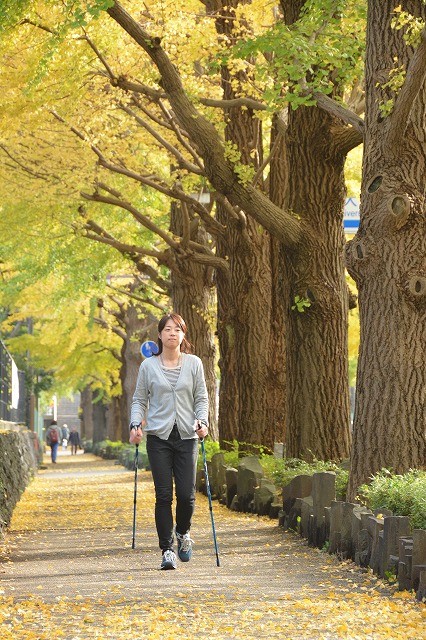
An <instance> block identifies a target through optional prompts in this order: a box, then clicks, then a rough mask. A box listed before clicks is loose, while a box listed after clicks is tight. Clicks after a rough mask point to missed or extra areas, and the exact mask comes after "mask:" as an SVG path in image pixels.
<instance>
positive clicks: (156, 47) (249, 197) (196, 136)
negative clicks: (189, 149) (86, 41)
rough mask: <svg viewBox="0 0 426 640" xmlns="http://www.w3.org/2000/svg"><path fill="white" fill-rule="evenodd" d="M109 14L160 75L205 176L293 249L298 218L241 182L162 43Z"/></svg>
mask: <svg viewBox="0 0 426 640" xmlns="http://www.w3.org/2000/svg"><path fill="white" fill-rule="evenodd" d="M107 13H108V14H109V15H110V16H111V17H112V18H113V19H114V20H115V21H116V22H117V23H118V24H119V25H120V26H121V27H122V28H123V29H124V30H125V31H126V32H127V33H128V34H129V35H130V36H131V37H132V38H133V40H135V42H136V43H137V44H138V45H139V46H140V47H142V49H144V51H145V52H146V53H147V54H148V56H149V57H150V58H151V60H152V61H153V63H154V64H155V65H156V67H157V69H158V70H159V72H160V74H161V83H162V86H163V88H164V90H165V91H166V93H167V97H168V99H169V101H170V103H171V105H172V107H173V111H174V113H175V114H176V117H177V119H178V121H179V123H180V125H181V126H182V127H183V128H184V129H185V130H186V131H187V132H188V134H189V136H190V138H191V140H192V142H193V144H194V145H195V146H196V148H197V150H198V153H199V154H200V155H201V157H202V158H203V160H204V165H205V170H206V175H207V177H208V178H209V180H210V182H211V183H212V185H213V186H214V188H215V189H217V190H218V191H219V192H221V193H223V194H224V195H226V197H227V198H228V200H229V201H230V202H231V204H233V205H238V206H239V207H240V208H241V209H242V210H243V211H245V212H246V213H247V214H249V215H251V216H252V217H253V218H254V219H255V220H256V221H257V222H259V223H260V224H261V225H262V226H263V227H264V228H265V229H267V230H268V231H270V233H271V234H272V235H273V236H275V237H277V238H279V239H280V240H281V242H282V243H283V244H284V246H286V247H288V248H293V247H294V246H296V245H297V243H298V241H299V237H300V234H301V224H300V221H299V220H298V218H297V216H296V215H292V214H291V213H290V212H288V211H284V210H283V209H281V208H280V207H278V206H276V205H275V204H274V203H272V202H271V201H270V200H269V198H268V197H267V196H265V195H264V194H263V193H261V192H260V191H258V190H257V189H256V188H255V187H253V186H252V185H250V184H245V183H244V184H243V183H242V182H240V181H239V179H238V175H237V173H236V172H235V171H234V170H233V166H232V164H231V163H230V162H229V161H228V160H227V159H226V157H225V149H224V146H223V143H222V140H221V138H220V137H219V134H218V132H217V130H216V128H215V127H214V125H213V124H212V123H210V122H209V121H208V120H207V119H206V118H205V117H204V116H203V115H202V114H201V113H200V112H198V111H197V110H196V109H195V107H194V105H193V104H192V102H191V101H190V100H189V98H188V96H187V95H186V93H185V91H184V89H183V86H182V82H181V79H180V76H179V74H178V72H177V71H176V68H175V66H174V65H173V64H172V62H171V61H170V59H169V58H168V56H167V54H166V53H165V51H164V50H163V49H162V47H161V46H160V42H161V39H160V38H158V37H153V36H151V35H150V34H149V33H148V32H147V31H145V29H143V27H142V26H141V25H140V24H139V23H138V22H137V21H136V20H134V19H133V18H132V17H131V15H130V14H129V13H128V12H127V11H126V10H125V9H124V8H123V7H122V5H121V4H120V3H119V2H117V1H115V2H114V4H113V6H112V7H110V8H108V9H107Z"/></svg>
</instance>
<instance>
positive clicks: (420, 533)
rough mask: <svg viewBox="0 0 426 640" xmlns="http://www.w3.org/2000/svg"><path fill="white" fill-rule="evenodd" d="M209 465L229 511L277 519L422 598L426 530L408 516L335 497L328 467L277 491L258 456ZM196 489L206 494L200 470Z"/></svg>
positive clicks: (218, 458)
mask: <svg viewBox="0 0 426 640" xmlns="http://www.w3.org/2000/svg"><path fill="white" fill-rule="evenodd" d="M207 464H208V472H209V480H210V489H211V492H212V497H214V498H216V499H218V500H219V502H221V503H222V504H225V505H226V506H227V507H228V508H229V509H232V510H235V511H243V512H249V513H256V514H258V515H269V516H270V517H271V518H278V521H279V524H280V526H282V527H283V528H284V529H287V530H293V531H295V532H297V533H298V534H299V535H300V536H302V537H303V538H306V539H307V541H308V543H309V544H310V545H311V546H315V547H318V548H320V549H324V550H326V551H327V552H328V553H330V554H335V555H337V557H339V558H341V559H342V560H343V559H351V560H353V561H354V562H355V563H356V564H357V565H358V566H359V567H369V568H371V569H372V570H373V572H374V573H375V574H376V575H377V576H380V577H381V578H387V579H390V578H392V579H397V580H398V588H399V589H400V590H409V591H410V590H413V591H414V592H415V593H416V598H417V599H418V600H420V601H421V600H424V599H426V530H424V529H413V530H412V529H411V527H410V522H409V518H407V517H405V516H394V515H393V514H392V513H391V512H390V511H389V510H387V509H382V510H376V511H375V512H373V511H370V510H369V509H366V508H365V507H363V506H361V505H359V504H353V503H350V502H342V501H339V500H336V474H335V473H334V472H332V471H323V472H320V473H314V474H313V475H312V476H306V475H300V476H296V477H295V478H293V480H292V481H291V482H290V483H289V484H288V485H287V486H285V487H284V488H283V489H282V491H280V490H278V489H277V488H276V487H275V485H274V484H273V483H272V482H270V481H269V480H267V479H266V478H264V471H263V468H262V465H261V464H260V462H259V459H258V458H257V457H256V456H247V457H245V458H241V460H240V462H239V464H238V467H237V469H235V468H230V467H227V466H226V465H225V463H224V455H223V453H222V452H220V453H216V454H214V455H213V456H212V459H211V461H209V462H208V463H207ZM197 488H198V490H199V491H201V492H203V493H206V490H205V482H204V471H199V472H198V475H197Z"/></svg>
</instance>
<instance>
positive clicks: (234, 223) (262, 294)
mask: <svg viewBox="0 0 426 640" xmlns="http://www.w3.org/2000/svg"><path fill="white" fill-rule="evenodd" d="M204 4H205V5H206V10H207V12H208V13H210V14H211V15H212V16H215V24H216V30H217V33H218V37H219V38H222V37H225V38H226V42H227V43H228V45H229V44H231V43H233V42H234V41H235V39H236V37H237V31H236V29H235V8H236V6H237V5H238V4H239V0H233V1H232V2H228V1H223V2H219V3H218V2H214V3H212V2H209V1H207V2H205V3H204ZM247 81H248V78H247V77H246V73H245V72H242V71H234V72H231V71H230V69H229V68H228V67H227V66H226V65H224V66H222V69H221V83H222V91H223V99H224V101H225V102H226V101H228V100H229V101H232V100H234V99H235V98H236V97H237V94H238V93H239V91H241V86H242V85H243V83H246V84H247ZM225 123H226V128H225V140H226V141H227V142H230V143H232V144H233V145H235V146H236V147H237V148H238V150H239V152H240V154H241V162H242V163H244V164H246V165H250V164H252V166H253V167H254V169H255V170H256V171H257V170H258V169H259V166H260V165H261V164H262V161H263V150H262V148H263V141H262V124H261V121H260V120H259V119H258V118H255V117H254V113H253V110H252V109H250V108H247V109H244V110H243V109H241V108H228V109H225ZM260 183H261V184H262V186H263V179H261V180H260ZM216 215H217V219H218V220H219V222H221V224H222V225H224V226H225V227H226V228H227V229H228V232H227V234H226V236H223V237H219V238H218V241H217V252H218V255H220V256H222V257H227V259H229V274H224V277H220V276H219V275H218V278H217V297H218V318H217V327H218V338H219V350H220V354H221V357H220V373H221V383H220V396H219V398H220V401H219V424H220V436H221V442H222V444H223V445H224V446H226V442H227V441H232V440H234V439H237V440H238V441H239V442H244V443H255V444H263V445H265V446H267V447H269V448H270V449H273V446H274V442H275V441H276V440H278V441H281V440H282V439H283V435H284V423H283V420H282V418H283V410H282V407H283V404H284V402H285V394H284V388H283V387H282V386H281V387H280V388H279V389H278V390H277V388H278V385H279V384H280V383H281V382H282V377H281V376H276V377H273V376H270V375H269V374H270V371H271V369H272V366H271V364H272V363H271V351H270V350H269V349H268V345H269V344H270V343H271V342H272V340H271V339H270V335H271V332H272V331H273V326H274V325H273V322H272V313H273V309H274V308H275V305H274V304H273V299H272V293H273V279H272V269H271V238H270V234H269V233H268V232H267V231H265V230H264V229H262V228H261V227H259V224H258V223H257V222H256V221H255V220H253V218H252V217H251V216H246V215H245V213H243V212H240V215H239V216H237V215H235V214H234V216H232V215H230V214H229V212H228V210H227V208H226V207H225V206H223V205H222V204H221V203H218V204H217V206H216ZM281 328H282V327H281ZM277 346H278V344H277V343H276V344H275V345H274V351H273V356H272V357H273V358H274V357H275V355H276V352H277ZM282 355H283V354H282V352H281V356H282ZM266 381H268V384H266ZM269 394H271V396H272V398H274V400H275V403H274V404H273V405H272V403H271V402H270V401H269V400H270V395H269ZM280 408H281V410H280Z"/></svg>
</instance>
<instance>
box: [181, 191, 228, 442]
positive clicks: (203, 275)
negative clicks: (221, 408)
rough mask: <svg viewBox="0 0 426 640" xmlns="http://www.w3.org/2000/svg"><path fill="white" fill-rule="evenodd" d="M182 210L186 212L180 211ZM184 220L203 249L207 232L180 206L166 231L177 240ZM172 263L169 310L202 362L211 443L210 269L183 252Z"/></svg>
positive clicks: (213, 418) (213, 395)
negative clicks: (181, 322)
mask: <svg viewBox="0 0 426 640" xmlns="http://www.w3.org/2000/svg"><path fill="white" fill-rule="evenodd" d="M182 207H185V208H186V209H187V210H186V211H182ZM184 218H187V219H188V223H189V225H188V227H189V228H192V231H189V229H188V233H190V237H191V239H192V240H194V241H196V242H198V243H199V244H205V245H206V246H207V240H208V239H207V233H206V231H205V229H204V228H203V227H201V226H198V225H194V216H193V212H192V211H191V210H190V207H189V206H188V207H187V206H186V205H185V204H183V203H177V202H176V203H173V204H172V207H171V219H170V228H171V230H172V231H173V233H175V234H176V235H178V236H180V237H183V236H184V235H185V234H184V231H183V220H184ZM191 223H192V224H191ZM188 237H189V236H188ZM173 262H174V263H175V264H176V267H175V268H172V270H171V282H172V286H171V298H172V302H173V309H174V310H175V311H176V312H177V313H179V314H180V315H181V316H182V317H183V318H184V319H185V322H186V324H187V327H188V338H189V341H190V342H191V344H192V345H193V347H194V352H195V354H196V355H197V356H198V357H200V358H201V360H202V362H203V367H204V376H205V379H206V386H207V392H208V394H209V435H210V437H211V438H213V439H214V440H218V439H219V431H218V425H217V407H216V404H217V402H216V395H217V378H216V369H215V366H216V346H215V343H214V336H213V331H212V321H211V318H210V314H211V309H212V308H213V306H214V295H213V284H214V283H213V268H212V267H210V266H206V265H204V264H199V263H198V262H196V261H194V260H191V259H190V258H189V259H188V256H187V255H186V254H185V253H184V252H181V253H179V252H173Z"/></svg>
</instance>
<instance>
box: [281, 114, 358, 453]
mask: <svg viewBox="0 0 426 640" xmlns="http://www.w3.org/2000/svg"><path fill="white" fill-rule="evenodd" d="M333 124H334V123H333V120H332V118H331V117H330V116H329V115H327V114H325V113H324V112H323V111H322V110H320V109H318V108H303V107H302V108H299V109H297V110H296V111H294V112H292V113H290V115H289V125H288V136H287V139H288V159H289V165H290V166H291V172H290V177H289V201H288V206H289V207H290V209H291V210H293V211H295V212H296V213H297V214H300V216H301V220H302V223H303V227H304V233H303V237H302V240H301V242H300V244H299V247H298V250H297V252H293V253H290V252H285V251H284V252H283V253H284V260H283V268H284V274H285V275H284V278H283V281H284V282H285V281H286V280H288V282H289V283H290V284H291V286H290V300H288V306H287V336H286V337H287V389H288V425H289V431H288V438H287V454H288V455H289V456H297V457H299V456H300V457H303V458H312V457H315V458H319V459H322V460H324V459H333V460H341V459H342V458H345V457H347V456H348V455H349V446H350V431H349V424H350V418H349V416H350V406H349V379H348V356H347V323H348V318H347V314H348V292H347V286H346V281H345V268H344V260H343V256H344V251H343V250H344V231H343V204H344V197H345V185H344V174H343V166H344V156H343V154H342V153H341V152H340V151H339V150H335V149H333V144H332V138H331V129H332V127H333ZM296 296H299V298H301V299H302V300H305V301H306V302H307V303H310V305H311V306H309V307H305V308H304V310H302V309H300V310H298V309H297V305H296V300H295V299H296ZM292 307H296V308H292Z"/></svg>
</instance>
